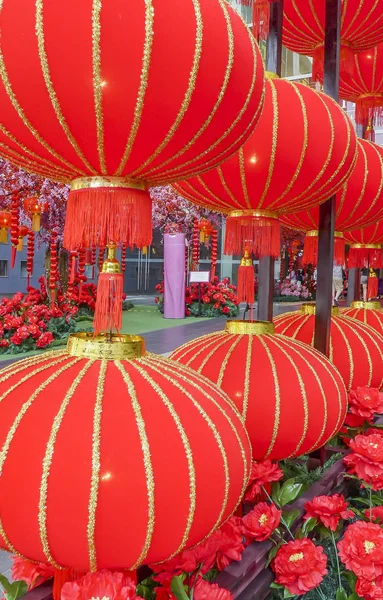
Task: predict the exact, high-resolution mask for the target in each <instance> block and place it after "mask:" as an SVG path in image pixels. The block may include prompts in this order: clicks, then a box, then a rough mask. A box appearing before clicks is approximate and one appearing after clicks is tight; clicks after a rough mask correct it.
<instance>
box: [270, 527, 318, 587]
mask: <svg viewBox="0 0 383 600" xmlns="http://www.w3.org/2000/svg"><path fill="white" fill-rule="evenodd" d="M326 565H327V557H326V555H325V553H324V552H323V548H322V546H315V545H314V543H313V542H312V541H311V540H309V539H308V538H303V539H302V540H294V541H292V542H288V543H287V544H284V545H283V546H281V547H280V548H279V550H278V552H277V555H276V557H275V558H274V560H273V561H272V563H271V567H272V569H273V571H274V573H275V574H276V578H275V581H276V583H279V584H280V585H283V586H285V588H287V590H288V591H289V592H290V593H291V594H296V595H297V596H303V594H305V593H306V592H309V591H310V590H312V589H314V588H316V587H318V585H320V584H321V582H322V580H323V578H324V576H325V575H327V572H328V571H327V569H326Z"/></svg>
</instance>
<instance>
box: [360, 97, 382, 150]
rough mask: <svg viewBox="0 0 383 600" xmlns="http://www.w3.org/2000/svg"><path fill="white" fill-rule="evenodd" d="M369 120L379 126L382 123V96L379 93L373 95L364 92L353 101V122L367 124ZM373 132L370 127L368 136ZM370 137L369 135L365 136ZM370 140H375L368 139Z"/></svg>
mask: <svg viewBox="0 0 383 600" xmlns="http://www.w3.org/2000/svg"><path fill="white" fill-rule="evenodd" d="M369 121H373V122H374V123H375V125H377V126H381V125H382V124H383V98H382V96H381V95H379V96H374V94H365V95H363V96H359V97H358V98H357V99H356V102H355V122H356V123H358V125H364V126H367V125H368V122H369ZM372 134H374V137H375V132H374V130H373V128H372V131H371V133H370V136H372ZM366 139H370V137H368V138H366ZM370 141H375V140H373V139H370Z"/></svg>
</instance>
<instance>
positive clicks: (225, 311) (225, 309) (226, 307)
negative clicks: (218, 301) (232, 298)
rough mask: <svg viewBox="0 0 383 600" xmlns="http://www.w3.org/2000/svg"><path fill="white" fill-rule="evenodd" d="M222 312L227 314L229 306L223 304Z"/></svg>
mask: <svg viewBox="0 0 383 600" xmlns="http://www.w3.org/2000/svg"><path fill="white" fill-rule="evenodd" d="M222 312H223V314H224V315H228V314H229V313H230V308H229V307H228V306H224V307H223V309H222Z"/></svg>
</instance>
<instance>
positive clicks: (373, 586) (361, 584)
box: [355, 576, 383, 600]
mask: <svg viewBox="0 0 383 600" xmlns="http://www.w3.org/2000/svg"><path fill="white" fill-rule="evenodd" d="M355 591H356V593H357V594H358V596H359V597H360V598H363V599H364V600H383V576H380V577H377V578H376V579H374V580H373V581H369V580H368V579H363V578H362V577H360V578H359V579H358V581H357V582H356V586H355Z"/></svg>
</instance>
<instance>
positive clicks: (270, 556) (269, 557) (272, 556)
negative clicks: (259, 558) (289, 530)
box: [265, 544, 281, 569]
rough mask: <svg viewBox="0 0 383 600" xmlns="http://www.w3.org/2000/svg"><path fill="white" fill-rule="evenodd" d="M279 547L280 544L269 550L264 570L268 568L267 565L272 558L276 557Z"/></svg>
mask: <svg viewBox="0 0 383 600" xmlns="http://www.w3.org/2000/svg"><path fill="white" fill-rule="evenodd" d="M280 547H281V544H278V545H277V546H273V548H271V550H270V552H269V553H268V555H267V561H266V566H265V568H266V569H267V567H268V566H269V564H270V563H271V561H272V560H273V558H275V557H276V555H277V552H278V550H279V548H280Z"/></svg>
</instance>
